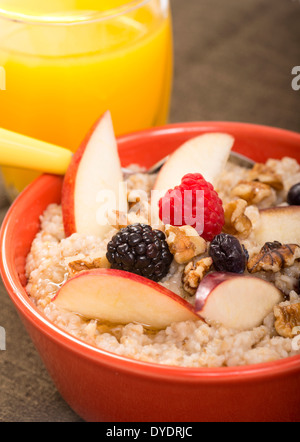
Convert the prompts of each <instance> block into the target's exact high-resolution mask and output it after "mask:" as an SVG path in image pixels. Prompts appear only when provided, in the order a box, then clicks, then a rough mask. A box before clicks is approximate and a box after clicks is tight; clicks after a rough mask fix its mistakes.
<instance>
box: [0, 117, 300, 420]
mask: <svg viewBox="0 0 300 442" xmlns="http://www.w3.org/2000/svg"><path fill="white" fill-rule="evenodd" d="M216 133H218V134H220V133H222V134H226V135H227V136H230V137H232V139H233V146H232V147H231V149H232V152H237V153H239V154H242V155H245V156H247V157H248V158H251V159H252V160H253V161H254V164H253V165H252V166H251V167H250V168H245V167H243V166H241V165H238V164H236V163H235V162H232V161H230V160H229V161H227V162H226V165H225V167H223V166H222V171H221V172H220V171H218V176H217V180H216V182H215V183H214V191H215V192H216V195H217V196H216V198H217V197H218V198H219V199H220V200H221V205H220V207H219V210H218V211H217V215H218V216H219V217H220V216H221V215H220V214H221V213H223V219H222V222H221V223H220V222H219V221H220V218H218V219H216V220H215V222H214V223H212V224H213V226H212V225H209V222H208V221H207V220H206V218H205V219H204V231H203V232H202V231H201V234H197V226H195V225H194V226H192V225H187V224H184V225H182V226H181V225H172V224H175V223H174V222H173V221H174V220H173V218H172V216H171V218H170V216H169V218H168V222H163V221H164V220H161V221H162V222H161V224H159V225H155V226H154V225H152V226H151V225H150V224H151V222H150V221H149V218H148V217H147V213H148V212H147V213H146V210H145V207H146V208H147V207H148V206H147V202H149V201H147V199H146V200H142V199H141V198H135V199H132V200H130V201H129V206H130V208H131V209H134V210H131V211H129V213H128V214H127V215H126V216H125V218H124V216H122V215H123V214H122V213H121V212H120V211H118V213H117V214H116V213H115V215H116V217H115V219H114V222H112V223H110V228H107V227H105V232H102V230H101V235H100V234H98V232H93V231H92V229H93V226H91V225H89V223H90V220H89V219H87V218H84V220H83V221H82V219H81V213H82V212H84V210H83V211H81V213H80V214H78V215H76V211H75V210H74V211H73V215H72V213H71V214H70V212H69V211H68V210H66V207H68V208H69V207H70V206H71V205H72V204H88V200H89V198H88V197H87V198H86V195H87V193H88V192H87V191H85V192H81V190H82V189H83V188H84V186H85V183H86V181H87V179H86V178H80V179H82V180H83V184H82V186H80V191H77V194H76V198H74V197H73V198H70V193H68V191H69V189H70V188H71V190H72V187H71V186H69V185H68V187H67V190H66V181H68V172H67V175H66V177H65V178H64V177H60V176H54V175H43V176H41V177H40V178H38V179H37V180H36V181H35V182H34V183H32V184H31V185H30V186H29V187H28V188H27V189H25V191H24V192H23V193H22V194H21V195H20V196H19V197H18V198H17V200H16V201H15V202H14V203H13V205H12V206H11V208H10V210H9V212H8V214H7V217H6V219H5V221H4V222H3V225H2V229H1V250H2V257H1V274H2V279H3V281H4V283H5V286H6V288H7V291H8V293H9V296H10V297H11V299H12V301H13V303H14V305H15V307H16V309H17V311H18V313H19V315H20V317H21V319H22V321H23V322H24V324H25V327H26V329H27V331H28V333H29V334H30V336H31V338H32V340H33V342H34V344H35V346H36V348H37V350H38V352H39V354H40V356H41V358H42V359H43V361H44V363H45V366H46V367H47V369H48V371H49V373H50V375H51V377H52V378H53V380H54V382H55V384H56V386H57V388H58V390H59V392H60V393H61V395H62V396H63V397H64V398H65V400H66V401H67V402H68V403H69V404H70V406H71V407H72V408H73V409H74V410H75V411H76V412H77V413H78V414H79V415H80V416H82V417H83V418H84V419H85V420H87V421H101V420H102V421H128V422H139V421H140V422H141V421H148V422H150V421H172V422H176V421H177V422H180V421H181V422H183V421H186V422H192V421H258V420H259V421H297V420H299V415H300V400H299V397H300V387H299V386H300V342H299V341H300V339H299V334H298V331H300V328H299V329H298V327H300V317H299V305H300V297H299V275H300V262H299V260H300V254H299V251H298V249H299V245H300V239H298V238H299V232H298V231H297V230H298V229H297V226H300V218H299V213H298V209H297V207H298V203H297V197H298V193H297V184H298V183H299V182H300V166H299V162H300V149H299V147H300V135H299V134H296V133H292V132H289V131H285V130H281V129H275V128H270V127H264V126H255V125H249V124H243V123H221V122H220V123H211V122H205V123H186V124H175V125H169V126H166V127H162V128H156V129H151V130H146V131H142V132H139V133H134V134H129V135H125V136H123V137H121V138H119V139H118V140H117V145H118V154H119V158H120V161H121V164H122V166H123V167H127V168H128V167H130V168H131V170H133V173H132V174H130V175H128V176H127V177H126V179H125V181H126V183H127V191H126V195H127V196H128V195H129V194H131V196H132V193H133V194H135V193H136V192H137V191H143V192H144V193H143V194H146V195H148V196H149V195H151V191H152V189H153V188H155V186H156V184H155V183H156V182H157V181H158V175H157V174H151V175H149V174H147V173H145V170H147V169H148V168H149V167H151V166H152V165H153V164H154V163H156V162H157V161H159V160H161V159H162V158H164V157H166V156H170V154H171V153H173V152H177V151H179V150H180V148H181V146H183V145H185V144H186V143H187V141H188V140H193V139H196V138H198V137H201V136H203V135H207V134H216ZM92 144H93V143H92ZM205 146H206V144H205ZM185 156H186V154H185ZM185 156H183V158H185ZM171 158H172V156H171ZM109 161H110V159H107V164H110V163H109ZM175 163H176V162H175ZM179 163H181V165H182V166H180V167H184V164H185V160H184V161H183V160H182V159H181V158H180V156H179ZM183 163H184V164H183ZM203 163H205V160H203ZM215 163H217V161H216V162H215ZM177 164H178V162H177ZM100 166H101V165H100ZM171 166H172V164H171ZM186 167H187V170H186V171H185V172H187V173H189V172H190V175H191V174H193V176H192V177H191V176H190V175H189V176H188V178H187V179H186V181H184V182H183V184H184V185H191V182H192V183H193V185H194V186H198V185H199V186H200V184H201V183H202V182H201V183H200V178H199V177H198V176H197V175H195V173H196V170H190V169H191V165H190V164H187V166H186ZM164 168H165V171H166V170H167V171H168V166H164ZM173 169H174V166H173ZM162 170H163V169H162ZM171 170H172V167H171ZM160 173H161V172H159V174H160ZM212 173H215V172H214V171H213V172H212ZM88 174H89V175H90V177H92V172H90V170H88ZM82 176H83V177H84V173H83V174H82ZM104 176H105V173H104V172H103V174H102V177H104ZM114 176H115V175H114ZM161 177H163V178H161ZM161 177H160V179H161V180H162V181H164V180H165V179H167V181H168V180H170V181H168V182H170V190H171V189H174V186H173V184H172V183H171V182H172V179H173V181H174V180H176V179H177V181H174V182H178V178H174V176H173V175H172V173H171V174H170V175H168V173H166V172H165V173H164V174H163V175H161ZM166 177H167V178H166ZM103 179H104V178H103ZM78 180H79V178H78ZM91 180H92V178H91ZM71 181H72V180H70V182H71ZM207 181H209V180H207ZM210 181H211V180H210ZM195 183H196V184H195ZM199 183H200V184H199ZM183 184H182V185H183ZM202 184H203V183H202ZM202 184H201V185H202ZM178 185H180V181H179V182H178ZM205 186H206V187H205ZM203 188H204V192H207V191H208V190H207V188H208V187H207V182H206V181H205V184H204V187H202V188H201V189H202V190H203ZM168 189H169V187H168V188H167V190H168ZM180 189H181V188H180ZM291 189H292V190H291ZM72 192H73V194H72ZM72 192H71V195H74V187H73V191H72ZM82 195H84V198H82ZM166 197H167V193H161V194H160V198H166ZM74 200H75V203H74ZM76 201H79V202H80V201H82V203H81V202H80V203H76ZM216 201H217V200H215V203H214V207H216V204H217V202H216ZM162 202H164V200H163V201H162ZM142 203H143V204H142ZM136 205H139V210H136V209H137V207H136ZM160 206H162V203H161V202H160ZM204 207H205V206H204ZM213 212H214V216H215V210H214V211H213ZM74 213H75V215H74ZM172 213H173V212H172ZM173 215H174V213H173ZM72 216H73V218H72ZM211 216H212V215H211ZM74 219H75V221H74ZM278 220H279V221H278ZM80 223H82V224H81V225H84V226H86V225H88V226H89V228H88V230H87V232H84V231H80V232H79V233H78V231H76V229H78V230H79V227H78V226H79V225H80ZM297 223H299V224H297ZM177 224H178V223H177ZM190 224H192V222H191V223H190ZM218 224H220V226H219V230H214V229H217V228H218V227H216V226H218ZM202 228H203V226H202ZM189 229H192V230H193V233H194V235H192V234H191V230H189ZM198 230H199V229H198ZM195 231H196V233H195ZM299 231H300V229H299ZM159 232H161V233H159ZM272 232H273V233H274V232H275V233H274V234H273V233H272ZM138 235H140V236H141V235H142V237H143V238H144V240H145V242H147V241H148V242H151V241H150V240H149V236H151V238H152V239H153V240H152V244H154V243H155V244H157V247H158V249H159V251H160V254H157V255H155V253H154V251H153V250H152V252H151V253H153V257H152V255H151V256H150V253H149V254H148V255H149V256H148V258H149V257H150V258H151V257H152V258H151V259H153V260H156V261H155V262H154V264H155V265H152V264H153V263H152V262H151V263H150V264H149V263H148V264H149V265H148V267H143V265H142V264H141V265H137V260H135V261H134V260H133V259H129V258H128V257H130V256H131V255H130V253H131V254H132V253H133V254H134V253H136V256H137V257H139V256H142V257H144V255H143V253H144V252H143V250H144V249H143V247H144V244H141V242H139V241H138V242H137V244H135V240H136V238H137V236H138ZM274 235H275V236H274ZM128 238H130V239H128ZM130 240H131V242H132V244H131V243H128V241H130ZM122 241H123V242H122ZM147 244H148V243H147ZM147 244H146V245H147ZM128 246H130V247H131V248H130V251H128ZM120 247H121V248H120ZM118 248H119V249H118ZM121 249H122V250H123V251H124V250H126V253H123V255H122V253H121ZM157 253H158V252H157ZM118 254H119V255H120V254H121V255H122V256H125V258H126V259H125V258H124V259H123V260H122V256H119V255H118ZM131 258H132V257H131ZM150 258H149V259H150ZM139 263H140V261H139ZM147 272H148V273H147ZM95 281H96V282H95ZM253 281H254V282H255V284H258V286H257V287H258V289H257V290H256V288H254V287H256V286H254V285H252V284H253ZM128 284H129V285H128ZM97 287H101V288H102V290H101V295H100V296H102V294H103V293H105V294H106V293H107V292H108V291H109V292H110V298H109V300H108V301H107V299H106V298H104V297H103V298H99V297H98V296H99V293H98V292H97V290H96V288H97ZM115 287H119V292H118V293H120V290H122V304H121V305H122V308H120V307H117V308H115V309H112V307H111V303H112V301H111V300H112V299H114V303H116V302H117V297H116V296H117V294H116V293H115V292H116V290H117V289H116V288H115ZM127 287H130V288H132V290H130V293H129V291H127V294H126V290H127V289H126V288H127ZM243 287H245V289H244V288H243ZM246 288H247V290H246ZM82 290H83V291H84V292H85V294H86V295H85V296H84V297H83V296H80V297H79V296H77V294H78V293H80V291H82ZM96 292H97V293H96ZM243 292H245V293H248V294H247V295H245V296H244V294H243ZM260 292H261V295H259V293H260ZM74 293H75V294H74ZM124 293H125V294H126V297H125V296H124ZM224 293H228V298H226V299H225V296H224ZM232 294H233V295H232ZM208 295H209V296H208ZM114 296H115V298H113V297H114ZM260 296H261V298H262V297H263V298H264V301H265V302H261V301H260ZM83 298H84V299H83ZM95 299H96V301H97V302H96V301H95ZM99 299H100V300H101V302H100V301H99ZM248 299H250V301H248ZM70 300H71V301H70ZM149 300H150V301H149ZM152 300H153V302H152ZM240 300H242V301H241V302H240ZM83 301H84V302H83ZM147 302H148V304H147ZM149 302H150V304H149ZM247 303H248V304H247ZM240 304H241V305H240ZM99 305H100V307H101V308H102V307H103V306H104V305H105V306H106V310H105V314H104V313H103V311H104V310H103V309H102V310H101V309H100V312H98V307H99ZM114 305H115V304H114ZM133 305H134V308H133V307H132V306H133ZM245 306H246V307H245ZM253 306H254V307H255V308H253ZM143 307H144V309H143ZM227 310H228V312H230V313H228V314H227V313H226V315H224V311H227ZM245 312H246V313H245ZM125 313H126V314H125ZM220 315H221V316H220ZM101 316H103V317H104V316H105V317H104V319H103V318H102V317H101Z"/></svg>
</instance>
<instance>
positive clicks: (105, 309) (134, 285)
mask: <svg viewBox="0 0 300 442" xmlns="http://www.w3.org/2000/svg"><path fill="white" fill-rule="evenodd" d="M53 302H54V303H55V304H56V305H57V306H59V307H62V308H64V309H66V310H68V311H71V312H74V313H78V314H80V315H83V316H84V317H86V318H94V319H100V320H103V321H108V322H111V323H114V324H129V323H132V322H138V323H141V324H144V325H145V326H148V327H151V328H155V329H163V328H166V327H167V326H169V325H170V324H172V323H173V322H181V321H188V320H200V319H201V318H199V316H198V315H196V313H195V312H194V307H193V306H192V305H191V304H189V303H188V302H187V301H185V300H184V299H182V298H181V297H180V296H178V295H176V294H175V293H173V292H171V291H170V290H168V289H166V288H164V287H162V286H161V285H159V284H157V283H155V282H153V281H150V280H149V279H146V278H143V277H141V276H138V275H134V274H133V273H129V272H124V271H121V270H112V269H97V270H88V271H84V272H81V273H79V274H78V275H77V276H74V277H73V278H71V279H69V280H68V281H67V282H66V283H65V284H64V285H63V286H62V287H61V289H60V290H59V291H58V292H57V294H56V296H55V297H54V299H53Z"/></svg>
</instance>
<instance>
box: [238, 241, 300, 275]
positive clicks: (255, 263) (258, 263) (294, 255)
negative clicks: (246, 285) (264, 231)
mask: <svg viewBox="0 0 300 442" xmlns="http://www.w3.org/2000/svg"><path fill="white" fill-rule="evenodd" d="M299 258H300V247H299V246H298V245H297V244H281V243H280V242H278V241H274V242H267V243H266V244H265V245H264V246H263V247H262V249H261V250H260V252H259V253H257V254H256V255H254V256H253V257H252V258H251V259H250V260H249V261H248V264H247V269H248V272H249V273H256V272H259V271H261V270H264V271H266V272H268V271H269V272H274V273H276V272H279V271H280V269H282V268H285V267H290V266H292V265H293V264H294V262H295V261H296V259H299Z"/></svg>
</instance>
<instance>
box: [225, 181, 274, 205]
mask: <svg viewBox="0 0 300 442" xmlns="http://www.w3.org/2000/svg"><path fill="white" fill-rule="evenodd" d="M274 193H275V192H274V190H272V188H271V186H269V185H268V184H265V183H260V182H259V181H241V182H240V183H239V184H238V185H237V186H235V187H234V188H233V189H232V191H231V195H232V196H236V197H238V198H242V199H243V200H245V201H247V203H248V204H249V205H251V204H259V203H260V202H262V201H265V200H266V199H267V198H268V199H270V201H271V200H272V201H271V202H273V199H274V200H275V196H274Z"/></svg>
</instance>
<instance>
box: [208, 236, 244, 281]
mask: <svg viewBox="0 0 300 442" xmlns="http://www.w3.org/2000/svg"><path fill="white" fill-rule="evenodd" d="M209 255H210V257H211V258H212V260H213V263H214V267H215V269H216V270H217V271H218V272H231V273H244V270H245V267H246V264H247V261H248V258H249V254H248V251H247V250H246V249H245V247H244V246H241V244H240V242H239V240H238V239H237V238H236V237H235V236H233V235H229V234H227V233H220V234H219V235H217V236H215V237H214V239H213V240H212V242H211V244H210V249H209Z"/></svg>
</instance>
